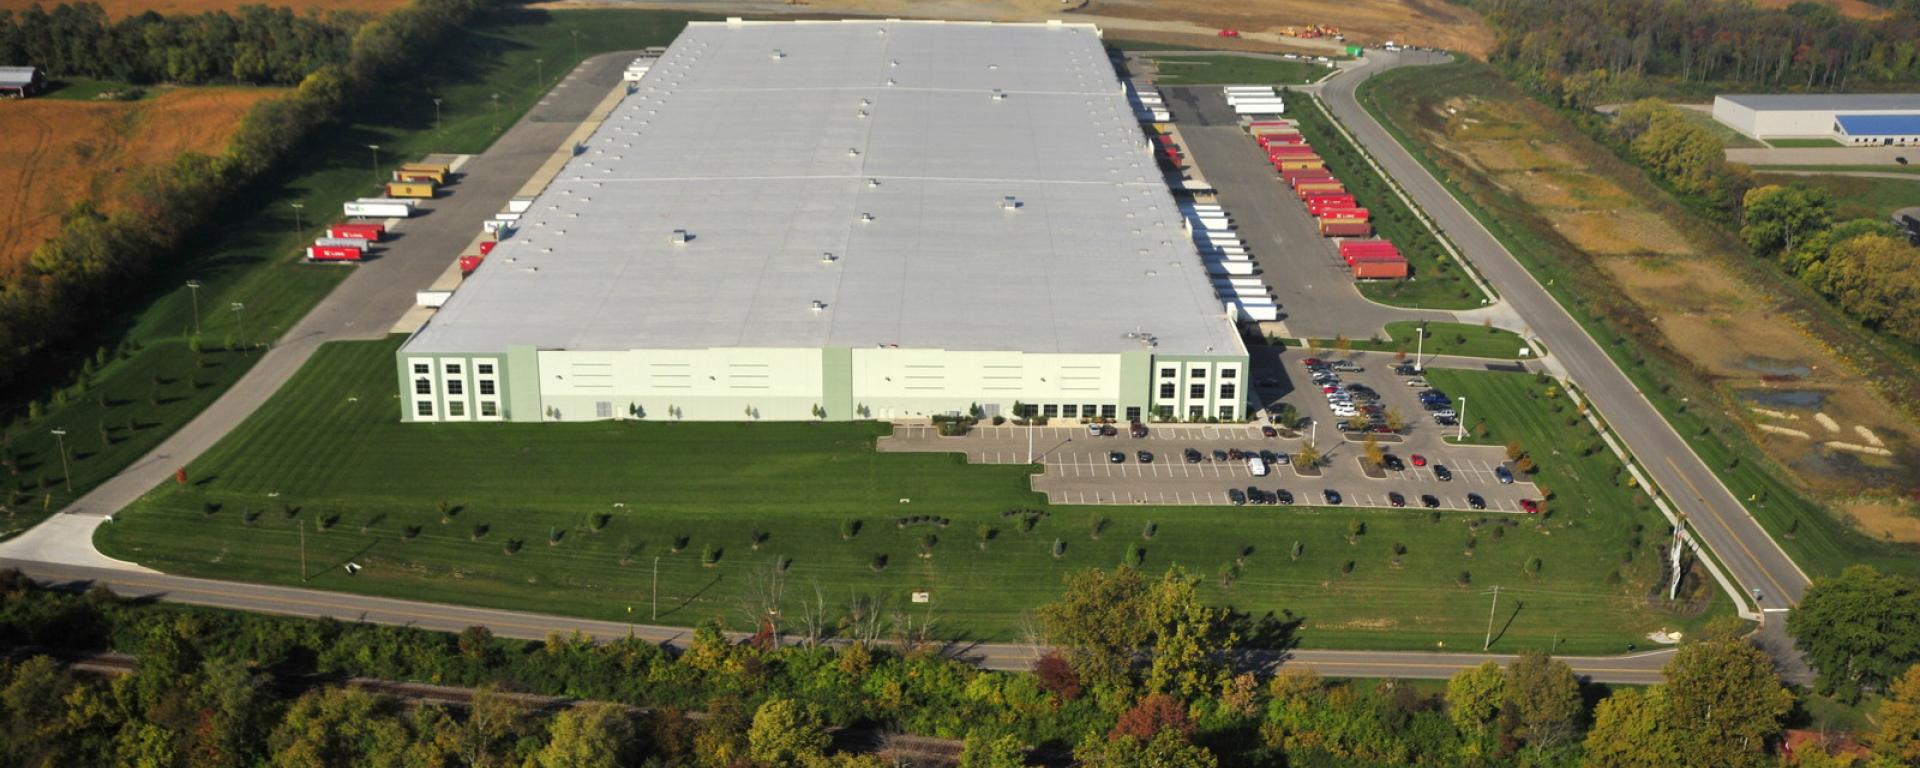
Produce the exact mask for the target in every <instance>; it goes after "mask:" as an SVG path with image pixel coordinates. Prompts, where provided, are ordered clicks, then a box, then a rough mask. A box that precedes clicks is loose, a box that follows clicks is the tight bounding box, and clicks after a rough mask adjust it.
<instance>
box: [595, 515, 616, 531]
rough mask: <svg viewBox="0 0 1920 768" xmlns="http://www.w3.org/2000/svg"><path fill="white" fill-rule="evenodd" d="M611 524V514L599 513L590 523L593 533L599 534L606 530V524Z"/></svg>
mask: <svg viewBox="0 0 1920 768" xmlns="http://www.w3.org/2000/svg"><path fill="white" fill-rule="evenodd" d="M611 522H613V513H612V512H601V513H599V514H596V515H594V516H593V521H592V526H593V532H594V533H599V532H601V531H604V530H606V529H607V524H608V523H611Z"/></svg>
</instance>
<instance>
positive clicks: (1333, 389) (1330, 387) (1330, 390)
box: [1320, 384, 1340, 395]
mask: <svg viewBox="0 0 1920 768" xmlns="http://www.w3.org/2000/svg"><path fill="white" fill-rule="evenodd" d="M1320 391H1321V392H1324V393H1326V394H1329V395H1331V394H1333V393H1335V392H1338V391H1340V388H1339V387H1336V386H1334V385H1332V384H1328V385H1326V386H1324V387H1321V388H1320Z"/></svg>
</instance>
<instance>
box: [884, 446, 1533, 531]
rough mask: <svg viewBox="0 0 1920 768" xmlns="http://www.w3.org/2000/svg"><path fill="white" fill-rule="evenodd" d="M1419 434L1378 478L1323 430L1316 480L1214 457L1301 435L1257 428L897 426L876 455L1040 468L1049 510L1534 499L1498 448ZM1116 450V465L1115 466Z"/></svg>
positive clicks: (1286, 449) (1492, 505)
mask: <svg viewBox="0 0 1920 768" xmlns="http://www.w3.org/2000/svg"><path fill="white" fill-rule="evenodd" d="M1424 431H1425V432H1427V433H1428V439H1427V440H1424V441H1421V442H1422V444H1425V443H1427V442H1430V443H1431V444H1432V445H1433V446H1434V447H1433V449H1432V450H1427V451H1424V452H1421V455H1422V456H1423V457H1424V458H1425V459H1426V463H1427V466H1424V467H1415V466H1413V465H1412V455H1413V453H1414V451H1411V450H1409V449H1407V448H1404V447H1403V445H1411V444H1413V443H1412V441H1409V442H1408V443H1406V444H1403V445H1388V446H1387V447H1388V448H1389V449H1390V452H1391V453H1392V454H1393V455H1394V456H1396V457H1398V458H1400V459H1401V460H1402V462H1403V464H1404V465H1405V468H1404V469H1402V470H1400V471H1386V470H1381V471H1379V472H1378V474H1379V476H1378V477H1370V476H1369V475H1368V473H1367V472H1365V471H1364V470H1363V467H1362V465H1361V456H1362V449H1361V443H1358V442H1349V441H1346V440H1344V439H1343V438H1342V437H1340V436H1338V435H1334V434H1324V433H1323V434H1321V435H1319V445H1320V448H1321V450H1322V451H1323V452H1324V454H1325V455H1326V459H1325V461H1324V463H1323V464H1322V466H1321V467H1320V473H1319V476H1317V477H1310V476H1303V475H1301V474H1300V472H1299V470H1298V469H1297V468H1296V467H1294V466H1292V465H1291V463H1287V464H1279V465H1276V466H1273V467H1271V468H1270V469H1269V470H1268V472H1267V474H1266V476H1265V477H1254V476H1253V473H1252V471H1251V469H1250V468H1249V464H1248V462H1247V461H1245V460H1244V459H1242V460H1234V459H1231V458H1224V457H1221V456H1219V455H1217V454H1215V453H1214V451H1216V450H1218V451H1221V452H1223V453H1225V452H1229V451H1233V450H1236V449H1237V450H1239V451H1242V452H1246V451H1254V452H1258V451H1260V450H1262V449H1265V450H1268V451H1272V452H1274V453H1276V454H1278V453H1286V454H1289V455H1291V454H1293V453H1296V452H1298V451H1299V449H1300V447H1301V445H1303V444H1304V443H1305V442H1306V439H1307V436H1306V435H1305V434H1303V435H1301V436H1300V437H1293V438H1289V437H1284V436H1276V437H1273V438H1268V437H1264V436H1262V434H1261V432H1260V429H1259V427H1258V426H1244V425H1217V426H1215V425H1201V424H1191V425H1189V424H1155V425H1149V427H1148V433H1147V436H1146V437H1143V438H1130V437H1127V436H1126V430H1125V429H1124V428H1123V429H1121V430H1120V434H1119V435H1117V436H1114V437H1094V436H1092V435H1090V434H1089V433H1088V431H1087V428H1086V427H1085V426H1083V425H1073V426H1050V427H1034V428H1026V427H1012V426H1001V427H992V426H983V427H977V428H975V429H973V430H972V431H971V432H969V433H968V434H967V435H965V436H961V437H941V436H940V435H939V433H938V432H937V431H936V429H935V428H934V427H931V426H926V425H908V424H902V425H897V426H895V428H894V434H893V435H891V436H889V437H885V438H882V439H881V440H880V442H879V449H880V450H881V451H940V452H953V453H961V454H964V455H965V456H966V457H967V461H969V462H972V463H975V464H1026V463H1036V464H1041V465H1043V466H1044V467H1045V471H1044V472H1043V473H1041V474H1040V475H1038V476H1036V477H1035V478H1034V480H1033V487H1034V490H1037V491H1040V492H1042V493H1045V494H1047V498H1048V500H1049V501H1050V502H1052V503H1055V504H1160V505H1183V504H1230V503H1233V500H1232V499H1231V498H1230V495H1229V489H1234V490H1238V491H1240V492H1242V493H1245V492H1246V488H1247V487H1248V486H1253V487H1254V488H1256V489H1258V490H1260V491H1262V492H1264V493H1269V494H1271V493H1274V492H1275V491H1277V490H1285V491H1288V492H1289V493H1291V494H1292V495H1293V496H1294V498H1295V503H1297V504H1303V505H1315V506H1326V505H1327V504H1326V499H1325V496H1324V492H1325V491H1326V490H1329V489H1330V490H1334V491H1336V492H1338V493H1339V494H1340V495H1341V497H1342V504H1341V505H1342V506H1353V507H1370V508H1386V507H1392V506H1393V504H1392V501H1391V494H1394V493H1399V494H1401V495H1402V496H1403V497H1404V503H1405V505H1406V506H1407V507H1408V508H1419V507H1420V506H1421V496H1422V495H1432V496H1433V497H1434V502H1435V504H1436V506H1435V507H1434V508H1436V509H1444V510H1465V509H1470V508H1471V505H1470V504H1469V503H1468V494H1476V495H1478V496H1480V497H1481V499H1482V501H1483V502H1484V504H1485V505H1486V509H1487V511H1490V512H1511V513H1519V512H1520V511H1521V508H1520V501H1521V499H1525V498H1535V497H1537V495H1538V491H1537V490H1536V489H1534V487H1533V486H1532V485H1531V484H1529V483H1526V482H1516V483H1514V484H1511V485H1504V484H1501V483H1500V482H1499V481H1498V480H1497V479H1496V478H1495V476H1494V472H1495V467H1496V466H1498V465H1499V464H1500V463H1501V462H1503V461H1504V460H1505V458H1506V456H1505V454H1504V451H1503V450H1502V449H1500V448H1497V447H1489V446H1449V445H1445V444H1444V443H1443V442H1442V441H1441V440H1440V437H1439V432H1438V431H1437V430H1432V429H1429V430H1424ZM1029 440H1031V449H1029ZM1189 448H1191V449H1194V450H1196V451H1198V452H1199V454H1200V455H1199V457H1198V459H1199V460H1198V461H1189V460H1188V457H1187V456H1186V455H1185V451H1186V450H1187V449H1189ZM1029 450H1031V454H1029ZM1141 451H1145V452H1147V453H1148V454H1150V455H1151V457H1152V459H1151V461H1142V460H1141V456H1140V452H1141ZM1116 452H1117V453H1118V454H1119V461H1115V460H1114V459H1115V456H1114V454H1115V453H1116ZM1229 455H1230V454H1229ZM1029 456H1031V458H1029ZM1436 465H1438V466H1444V467H1446V468H1447V469H1449V470H1451V472H1452V476H1453V479H1452V481H1450V482H1447V481H1441V480H1439V479H1438V478H1437V477H1436V476H1435V474H1434V468H1435V466H1436Z"/></svg>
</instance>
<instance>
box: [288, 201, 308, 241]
mask: <svg viewBox="0 0 1920 768" xmlns="http://www.w3.org/2000/svg"><path fill="white" fill-rule="evenodd" d="M287 207H289V208H292V209H293V233H294V234H296V235H297V234H300V232H301V230H304V229H306V227H305V226H303V225H302V224H301V222H300V211H301V209H304V208H306V207H307V204H306V203H287Z"/></svg>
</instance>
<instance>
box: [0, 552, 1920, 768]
mask: <svg viewBox="0 0 1920 768" xmlns="http://www.w3.org/2000/svg"><path fill="white" fill-rule="evenodd" d="M1196 583H1197V582H1196V579H1195V578H1194V577H1191V576H1189V575H1187V574H1184V573H1182V572H1180V571H1178V570H1170V571H1168V572H1166V573H1164V574H1162V575H1159V576H1152V575H1149V574H1146V573H1143V572H1140V571H1137V570H1134V569H1131V568H1127V567H1124V566H1123V567H1121V568H1118V569H1115V570H1112V571H1101V570H1090V571H1085V572H1081V573H1078V574H1074V575H1072V576H1070V577H1068V580H1067V583H1066V584H1065V586H1066V587H1067V591H1066V593H1065V595H1064V596H1063V597H1062V598H1060V599H1059V600H1058V601H1056V602H1054V603H1051V604H1048V605H1045V606H1041V607H1040V608H1039V610H1038V611H1037V615H1036V620H1037V621H1038V623H1039V625H1040V626H1041V628H1042V631H1043V632H1044V634H1045V637H1044V640H1045V642H1046V643H1047V644H1048V645H1050V646H1052V647H1054V648H1056V649H1058V650H1055V651H1053V652H1049V653H1047V654H1045V655H1042V656H1040V657H1039V659H1038V661H1036V662H1035V663H1034V665H1033V669H1032V670H1031V671H1030V672H1022V673H1005V672H987V671H982V670H980V669H977V668H975V667H974V666H972V665H971V664H968V663H966V662H965V661H964V660H962V659H959V658H956V656H957V654H955V653H954V652H953V651H952V649H951V648H949V647H948V646H947V645H945V644H943V643H939V642H934V641H929V640H928V639H927V638H926V637H925V635H924V633H923V630H924V629H925V627H924V625H916V624H912V623H910V622H904V621H900V620H897V619H890V618H888V617H886V616H885V615H884V614H881V615H868V616H866V617H865V618H862V619H860V621H862V622H865V623H868V624H870V626H865V627H860V628H854V627H849V626H842V627H841V630H842V633H841V634H840V635H839V636H838V638H837V639H833V638H829V639H828V640H825V641H813V640H806V639H801V638H787V639H784V640H783V638H780V637H776V636H773V635H772V634H770V633H768V632H766V631H764V628H763V631H761V632H760V633H758V634H753V635H751V636H747V637H742V636H740V635H731V636H730V635H727V634H723V632H722V631H721V627H720V626H719V625H718V623H716V622H709V623H707V624H705V625H703V626H702V627H701V628H700V629H698V630H697V631H696V632H694V633H693V635H692V637H691V638H690V639H689V640H688V641H687V642H686V643H685V644H684V647H678V648H667V647H662V646H658V645H654V644H651V643H647V642H645V641H641V640H634V639H618V640H614V641H612V642H606V643H600V644H596V643H593V642H591V641H589V640H587V639H585V638H582V637H578V636H568V635H563V634H558V633H556V634H553V635H550V636H549V637H548V638H547V639H546V640H545V641H543V642H524V641H517V640H509V639H504V638H499V637H495V636H494V635H493V634H492V633H490V632H488V631H487V630H486V629H484V628H479V627H475V628H469V629H468V630H466V631H464V632H461V633H459V634H457V635H456V634H444V633H436V632H428V631H424V630H418V629H412V628H406V627H390V626H376V625H369V624H361V623H352V622H341V621H331V620H320V621H314V620H307V619H298V618H288V617H275V616H262V615H252V614H242V613H230V612H224V611H214V610H206V609H197V608H189V607H182V606H173V605H165V604H159V603H152V602H146V601H131V600H125V599H122V598H119V597H116V596H114V595H113V594H112V593H111V592H109V591H107V590H105V589H104V588H99V587H96V588H93V589H92V590H90V591H87V592H85V593H74V592H67V591H55V590H49V589H46V588H43V587H41V586H38V585H36V584H34V583H33V582H32V581H30V580H28V579H26V578H24V577H22V576H21V575H20V574H19V573H18V572H14V571H0V649H5V650H7V651H8V652H9V653H8V656H7V661H5V662H4V663H0V763H4V764H7V765H18V766H45V765H139V766H194V767H195V768H200V767H203V766H204V767H211V766H241V765H248V766H252V765H271V766H301V767H307V766H313V767H318V766H341V767H342V768H345V767H346V766H453V765H463V766H541V767H544V766H575V767H580V768H592V767H595V766H618V765H649V766H699V767H701V768H734V767H736V766H738V767H748V768H752V767H757V766H769V767H785V766H807V767H808V768H812V767H813V766H852V767H856V768H857V767H860V766H879V765H883V764H886V763H882V762H880V761H879V760H878V759H877V758H876V756H875V755H874V754H873V753H874V751H875V750H873V749H871V748H868V747H862V746H858V745H857V744H858V743H859V742H858V740H853V739H848V738H846V737H847V736H849V735H850V734H855V733H861V732H865V733H878V734H881V735H882V736H883V737H884V735H886V734H910V735H914V736H918V737H926V738H931V739H939V740H947V743H949V744H952V745H953V746H954V747H955V748H956V749H955V751H956V752H957V753H958V758H959V765H961V766H963V768H1012V767H1014V766H1023V765H1029V764H1064V763H1067V762H1074V763H1077V764H1079V765H1084V766H1090V767H1092V768H1103V767H1111V768H1123V767H1124V768H1131V767H1133V766H1140V767H1142V768H1146V767H1148V766H1151V767H1152V768H1207V767H1211V766H1282V765H1285V766H1336V765H1427V766H1574V765H1593V766H1622V767H1626V766H1646V767H1647V768H1654V767H1655V766H1659V767H1661V768H1666V767H1668V766H1703V767H1704V766H1714V767H1715V768H1720V767H1723V766H1757V765H1771V764H1777V762H1778V761H1779V760H1780V750H1781V744H1782V738H1783V733H1784V731H1783V728H1784V727H1786V726H1787V725H1790V724H1792V723H1793V722H1794V721H1795V720H1796V719H1800V718H1803V717H1804V716H1803V715H1799V714H1796V711H1797V705H1796V702H1797V701H1798V698H1797V697H1796V695H1795V694H1794V693H1793V692H1791V691H1790V690H1789V689H1787V688H1785V687H1783V686H1782V685H1781V683H1780V682H1779V680H1778V679H1777V678H1776V677H1775V676H1774V672H1773V667H1772V662H1771V660H1770V659H1768V658H1767V656H1766V655H1765V654H1764V653H1762V652H1760V651H1759V650H1757V649H1755V648H1753V647H1752V646H1750V645H1748V644H1747V643H1746V642H1745V641H1744V640H1742V639H1741V638H1740V637H1738V636H1737V634H1736V633H1737V632H1738V631H1739V630H1738V627H1737V626H1733V625H1728V626H1723V627H1718V628H1715V629H1714V630H1711V631H1709V632H1706V633H1703V634H1702V635H1701V636H1699V637H1696V638H1691V639H1690V640H1689V641H1688V642H1687V644H1685V645H1683V646H1681V647H1680V649H1679V651H1678V653H1676V654H1675V655H1674V656H1673V658H1672V660H1671V661H1670V662H1669V663H1668V665H1667V667H1666V670H1665V674H1666V682H1665V683H1663V684H1660V685H1655V686H1651V687H1646V688H1619V689H1608V688H1606V687H1602V686H1597V685H1594V684H1591V683H1588V682H1586V681H1583V680H1581V679H1580V678H1579V677H1577V676H1576V675H1575V674H1574V673H1573V671H1572V670H1571V669H1570V668H1569V667H1568V666H1567V665H1566V664H1565V663H1563V662H1560V661H1557V660H1555V659H1552V658H1550V657H1548V656H1545V655H1540V654H1530V655H1524V656H1522V657H1520V658H1518V659H1517V660H1516V661H1514V662H1512V663H1510V664H1508V665H1507V666H1505V667H1504V668H1503V667H1501V666H1500V665H1497V664H1494V663H1487V664H1484V665H1481V666H1478V667H1472V668H1468V669H1465V670H1462V671H1460V672H1459V673H1457V674H1455V675H1454V676H1453V677H1452V678H1451V679H1450V680H1448V681H1445V682H1444V683H1443V684H1434V683H1409V682H1406V681H1394V680H1355V681H1333V680H1326V679H1322V678H1320V677H1319V676H1317V675H1315V674H1313V673H1312V672H1310V671H1305V670H1299V669H1295V668H1292V667H1288V666H1282V667H1281V668H1280V670H1279V672H1278V674H1269V673H1268V671H1266V670H1258V669H1251V670H1250V669H1244V668H1241V667H1238V666H1236V665H1235V664H1233V663H1232V661H1231V660H1232V658H1233V656H1232V655H1231V654H1230V653H1229V652H1228V651H1230V649H1232V648H1233V647H1234V646H1235V643H1236V641H1237V639H1238V638H1237V633H1238V632H1239V631H1242V629H1243V628H1242V627H1241V626H1240V625H1239V624H1238V623H1237V622H1236V620H1235V618H1234V617H1233V616H1231V615H1230V614H1229V613H1228V612H1226V611H1225V610H1223V609H1218V608H1213V607H1209V606H1206V605H1204V604H1202V603H1201V602H1200V601H1199V599H1198V597H1197V595H1196V593H1195V590H1194V586H1195V584H1196ZM1916 587H1920V584H1917V583H1916V582H1914V581H1913V580H1911V579H1906V578H1904V577H1896V576H1883V575H1880V574H1878V573H1875V572H1872V571H1871V570H1869V569H1864V568H1856V569H1853V570H1850V571H1848V572H1847V574H1846V575H1845V576H1843V577H1841V578H1838V579H1832V580H1822V581H1821V582H1820V583H1819V584H1817V585H1816V587H1815V589H1814V591H1813V592H1810V593H1809V595H1808V602H1807V611H1806V612H1805V617H1804V618H1803V615H1802V613H1801V612H1796V613H1795V614H1794V623H1793V624H1792V625H1791V626H1792V629H1793V631H1794V633H1795V634H1796V637H1797V638H1798V640H1799V641H1800V642H1801V643H1802V645H1803V646H1804V647H1806V648H1807V649H1809V658H1810V659H1811V660H1812V661H1814V662H1815V663H1816V664H1818V665H1819V666H1820V667H1821V668H1822V670H1823V673H1826V674H1823V677H1822V680H1821V682H1820V686H1821V689H1822V690H1823V691H1826V692H1828V693H1831V694H1833V695H1834V696H1836V697H1838V698H1840V699H1842V700H1847V701H1854V700H1858V699H1859V697H1861V696H1863V695H1884V696H1885V700H1884V701H1883V702H1882V703H1881V705H1880V707H1879V709H1878V716H1877V717H1878V730H1877V732H1876V733H1874V734H1872V737H1871V739H1870V740H1869V742H1868V743H1869V744H1870V747H1869V748H1847V749H1844V750H1842V749H1835V750H1831V751H1829V750H1825V749H1821V748H1820V747H1821V744H1820V743H1819V742H1817V741H1816V742H1812V743H1811V744H1807V743H1803V744H1801V745H1800V747H1799V749H1798V750H1797V751H1796V756H1795V757H1796V759H1797V761H1798V764H1800V765H1809V766H1828V765H1837V766H1846V765H1870V766H1875V767H1876V768H1893V767H1894V766H1901V765H1920V670H1916V669H1915V668H1914V667H1913V663H1914V662H1915V661H1916V660H1920V647H1916V646H1917V645H1920V640H1915V639H1914V638H1920V610H1916V608H1917V607H1920V589H1916ZM869 630H873V632H869ZM869 636H870V637H871V639H867V638H868V637H869ZM56 648H57V649H61V652H62V654H64V655H67V656H73V655H76V654H85V653H89V652H101V651H112V652H118V653H124V654H130V655H131V656H132V657H133V658H134V660H135V661H134V663H133V665H132V668H131V670H130V671H128V672H126V673H123V674H111V675H98V674H90V673H82V672H78V671H73V670H69V669H67V668H66V664H65V663H64V662H63V661H62V660H61V659H58V658H54V657H50V656H46V655H43V654H44V653H45V649H56ZM354 678H364V679H377V680H386V681H415V682H427V683H434V684H438V685H442V686H455V687H460V688H466V689H470V693H471V696H470V699H469V700H468V701H466V702H464V703H460V704H455V705H449V704H446V703H434V702H424V703H423V702H409V701H407V700H404V699H401V698H396V695H395V694H391V693H383V692H380V691H377V690H370V689H368V688H367V687H365V686H357V685H355V684H353V683H352V682H351V680H352V679H354ZM526 694H539V695H543V696H556V697H564V698H565V699H567V700H568V701H566V702H561V703H560V704H559V705H558V706H554V705H552V703H551V702H548V703H544V704H543V703H540V702H533V701H529V699H528V697H527V696H526ZM1694 724H1699V725H1694ZM881 741H882V742H883V743H884V741H885V739H884V738H882V739H881ZM867 743H871V742H870V740H869V742H867ZM1831 743H1833V744H1835V745H1836V746H1838V745H1840V744H1841V743H1840V742H1837V741H1836V742H1831ZM1868 749H1870V750H1871V756H1870V757H1863V756H1862V753H1863V752H1866V751H1867V750H1868Z"/></svg>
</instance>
